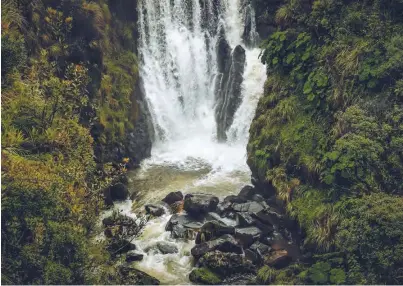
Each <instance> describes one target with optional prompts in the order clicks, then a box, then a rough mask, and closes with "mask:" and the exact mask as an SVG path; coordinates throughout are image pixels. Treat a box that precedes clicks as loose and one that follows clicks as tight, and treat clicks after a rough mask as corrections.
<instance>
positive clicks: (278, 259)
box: [264, 250, 292, 269]
mask: <svg viewBox="0 0 403 286" xmlns="http://www.w3.org/2000/svg"><path fill="white" fill-rule="evenodd" d="M291 261H292V257H291V256H290V255H288V251H287V250H276V251H274V252H272V253H270V254H268V255H266V256H265V257H264V263H265V264H267V265H269V266H271V267H274V268H277V269H279V268H284V267H287V266H288V265H289V264H290V263H291Z"/></svg>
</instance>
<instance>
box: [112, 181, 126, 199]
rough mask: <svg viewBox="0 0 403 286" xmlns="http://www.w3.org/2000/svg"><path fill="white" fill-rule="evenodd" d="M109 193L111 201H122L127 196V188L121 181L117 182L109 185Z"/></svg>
mask: <svg viewBox="0 0 403 286" xmlns="http://www.w3.org/2000/svg"><path fill="white" fill-rule="evenodd" d="M109 194H110V198H111V199H112V201H124V200H126V199H127V198H128V197H129V190H128V189H127V186H126V185H124V184H123V183H117V184H115V185H113V186H111V187H109Z"/></svg>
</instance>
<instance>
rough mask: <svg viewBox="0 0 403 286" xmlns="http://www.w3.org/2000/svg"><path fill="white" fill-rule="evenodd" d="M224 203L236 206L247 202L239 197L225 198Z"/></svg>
mask: <svg viewBox="0 0 403 286" xmlns="http://www.w3.org/2000/svg"><path fill="white" fill-rule="evenodd" d="M224 202H230V203H236V204H242V203H246V202H247V200H246V199H245V198H243V197H240V196H234V195H231V196H227V197H225V198H224Z"/></svg>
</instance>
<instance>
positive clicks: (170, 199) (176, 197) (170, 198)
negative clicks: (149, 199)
mask: <svg viewBox="0 0 403 286" xmlns="http://www.w3.org/2000/svg"><path fill="white" fill-rule="evenodd" d="M182 200H183V194H182V192H180V191H177V192H170V193H169V194H168V195H166V197H165V198H163V199H162V201H163V202H164V203H167V204H168V205H172V204H173V203H176V202H180V201H182Z"/></svg>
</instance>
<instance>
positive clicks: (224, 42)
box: [115, 0, 265, 284]
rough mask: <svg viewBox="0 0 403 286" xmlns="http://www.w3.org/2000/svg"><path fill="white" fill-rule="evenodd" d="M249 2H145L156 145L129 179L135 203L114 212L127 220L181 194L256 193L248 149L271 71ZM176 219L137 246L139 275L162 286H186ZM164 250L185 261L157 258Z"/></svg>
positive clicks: (144, 38) (159, 222)
mask: <svg viewBox="0 0 403 286" xmlns="http://www.w3.org/2000/svg"><path fill="white" fill-rule="evenodd" d="M245 1H247V2H245ZM249 2H250V0H138V30H139V36H140V37H139V56H140V75H141V78H142V81H143V84H144V92H145V98H146V100H147V104H148V105H149V110H150V113H151V120H152V123H153V126H154V129H155V141H154V142H153V147H152V155H151V158H149V159H146V160H144V161H143V162H142V164H141V168H140V169H139V170H137V171H135V173H133V175H132V178H133V179H132V178H130V180H131V182H132V184H133V186H132V187H131V188H132V189H133V190H135V192H136V196H135V197H134V200H133V201H131V200H130V201H128V202H124V203H120V204H119V203H117V204H115V208H117V209H120V210H122V211H123V213H125V214H130V213H131V212H132V209H134V210H135V211H136V212H137V211H141V210H142V209H143V208H144V205H145V204H148V203H156V204H159V203H160V201H161V199H162V198H163V197H164V196H165V195H166V194H168V193H169V192H173V191H178V190H179V191H181V192H183V193H184V194H187V193H195V192H204V193H211V194H214V195H216V196H218V197H220V198H221V199H222V198H223V197H224V196H226V195H234V194H237V193H238V192H239V190H240V189H241V188H242V187H243V186H244V185H245V184H249V183H250V170H249V168H248V166H247V164H246V144H247V141H248V131H249V125H250V124H251V122H252V118H253V116H254V113H255V109H256V106H257V101H258V99H259V97H260V95H261V94H262V93H263V81H264V79H265V67H264V66H263V65H262V64H261V62H260V60H259V59H258V55H259V52H260V51H259V49H257V48H255V44H256V43H257V36H256V35H257V33H256V31H255V26H256V25H254V22H253V20H254V19H253V20H252V18H253V17H254V11H253V10H251V9H252V8H251V7H252V6H251V5H250V3H249ZM170 218H171V214H170V212H169V211H168V210H167V212H166V214H165V215H163V216H161V217H159V218H155V219H152V220H151V221H149V222H148V223H147V226H146V227H145V229H144V231H143V233H142V235H141V236H140V237H138V238H136V240H135V241H133V242H134V243H135V244H136V246H137V247H138V249H137V251H139V252H140V253H142V254H143V255H144V259H143V260H142V261H140V262H137V263H136V267H137V268H138V269H140V270H142V271H145V272H147V273H149V274H150V275H152V276H155V277H157V278H158V279H160V280H161V282H162V283H164V284H188V282H189V280H188V275H189V272H190V271H191V270H192V267H193V257H192V256H191V254H190V249H191V248H192V247H193V246H194V241H193V240H183V239H182V240H178V239H175V238H173V237H172V236H171V233H170V232H168V231H165V226H166V224H167V222H168V221H169V219H170ZM166 241H168V242H171V243H175V244H176V245H177V246H178V253H172V254H163V253H161V252H160V251H159V250H158V249H157V248H156V244H157V243H158V242H166Z"/></svg>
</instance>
